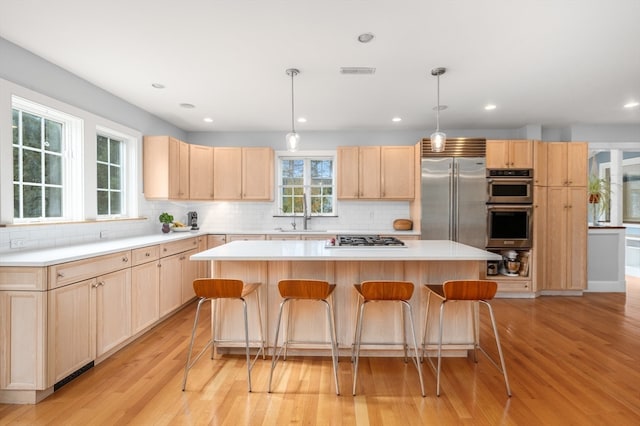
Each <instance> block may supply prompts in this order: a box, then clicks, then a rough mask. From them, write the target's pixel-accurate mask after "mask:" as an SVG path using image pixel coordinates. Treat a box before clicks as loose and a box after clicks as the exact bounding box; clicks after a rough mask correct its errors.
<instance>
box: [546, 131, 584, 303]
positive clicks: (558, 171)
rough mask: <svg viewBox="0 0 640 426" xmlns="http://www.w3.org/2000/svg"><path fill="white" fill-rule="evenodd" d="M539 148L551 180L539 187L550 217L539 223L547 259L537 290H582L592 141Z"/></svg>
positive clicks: (547, 176) (550, 144)
mask: <svg viewBox="0 0 640 426" xmlns="http://www.w3.org/2000/svg"><path fill="white" fill-rule="evenodd" d="M535 149H536V150H537V152H536V156H537V158H539V159H541V158H546V162H545V165H546V181H544V180H541V182H542V183H543V184H544V185H538V186H536V195H537V198H534V200H535V201H534V203H535V204H539V205H542V204H546V215H545V216H544V217H541V216H540V215H539V217H537V218H536V221H535V222H534V226H535V227H536V228H537V231H535V237H537V238H538V239H539V240H538V243H537V245H536V246H537V247H540V249H541V250H540V251H541V252H542V253H540V254H542V256H540V257H541V258H542V259H543V260H542V261H543V262H544V265H541V266H542V269H541V272H542V273H541V274H539V276H538V290H541V291H542V292H543V293H544V292H545V291H547V292H549V291H551V292H553V291H582V290H584V289H585V288H586V286H587V233H588V232H587V231H588V226H587V187H586V185H587V156H588V145H587V143H586V142H546V143H545V142H542V143H539V144H536V145H535ZM534 244H535V243H534Z"/></svg>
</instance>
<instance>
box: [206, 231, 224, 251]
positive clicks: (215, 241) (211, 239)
mask: <svg viewBox="0 0 640 426" xmlns="http://www.w3.org/2000/svg"><path fill="white" fill-rule="evenodd" d="M226 243H227V235H226V234H215V235H211V234H210V235H207V248H214V247H218V246H221V245H223V244H226Z"/></svg>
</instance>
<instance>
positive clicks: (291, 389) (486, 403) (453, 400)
mask: <svg viewBox="0 0 640 426" xmlns="http://www.w3.org/2000/svg"><path fill="white" fill-rule="evenodd" d="M493 306H494V309H495V311H496V316H497V319H498V323H499V328H500V333H501V338H502V340H503V349H504V352H505V355H506V362H507V369H508V373H509V377H510V380H511V388H512V390H513V397H512V398H508V397H507V396H506V393H505V390H504V384H503V381H502V376H501V375H500V374H499V373H498V372H497V371H496V370H495V368H494V367H493V366H492V365H491V364H490V363H489V362H488V361H487V360H486V359H485V358H483V357H482V356H480V358H479V361H480V362H479V363H478V364H474V363H473V361H472V357H469V358H467V359H462V358H455V359H454V358H452V359H446V360H445V361H444V368H443V383H442V394H441V396H440V397H436V396H435V377H434V374H433V372H432V371H431V369H430V368H429V367H428V365H427V364H426V363H425V364H423V367H422V368H423V372H424V377H425V386H426V388H427V397H426V398H422V397H421V396H420V392H419V385H418V380H417V375H416V372H415V369H414V367H413V365H412V364H411V363H409V364H407V365H405V364H404V363H403V362H402V359H401V358H363V359H362V361H361V369H360V376H359V379H358V386H359V395H358V396H356V397H353V396H351V392H350V390H351V385H352V383H353V382H352V376H351V374H352V366H351V363H350V362H349V360H348V358H342V359H341V362H340V371H339V375H340V381H341V390H342V393H343V395H342V396H336V395H335V393H334V390H333V382H332V373H331V362H330V359H329V358H314V357H306V358H289V359H288V360H287V361H286V362H284V363H280V364H279V365H278V369H277V370H276V374H275V376H274V393H272V394H268V393H267V392H266V389H267V381H268V373H269V367H270V360H269V359H267V360H266V361H261V360H260V361H258V363H257V364H256V367H255V369H254V375H253V381H254V392H253V393H248V392H247V389H246V368H245V364H244V360H243V358H242V357H239V356H228V355H227V356H223V357H222V358H221V359H216V360H214V361H211V360H209V359H208V358H206V357H205V358H203V359H201V360H200V361H199V364H197V365H196V367H194V369H193V370H192V372H191V374H190V376H189V382H188V384H187V391H186V392H182V391H181V380H182V372H183V367H184V361H185V355H186V349H187V344H188V337H189V333H190V327H191V323H192V319H193V313H194V310H195V307H194V306H193V305H191V306H189V307H188V308H186V309H184V310H183V311H181V312H179V313H178V314H177V315H175V316H174V317H172V318H171V319H169V320H168V321H166V322H164V323H163V324H161V325H160V326H158V327H157V328H155V329H154V330H152V331H151V332H150V333H148V334H147V335H146V336H145V337H143V338H142V339H140V340H138V341H137V342H135V343H134V344H132V345H130V346H129V347H127V348H125V349H123V350H122V351H120V352H119V353H117V354H116V355H114V356H113V357H111V358H110V359H108V360H107V361H105V362H103V363H101V364H99V365H98V366H96V367H95V368H93V369H92V370H90V371H89V372H87V373H85V374H84V375H82V376H80V377H79V378H77V379H76V380H74V381H73V382H71V383H69V384H68V385H66V386H64V387H63V388H62V389H60V390H58V391H57V392H55V393H54V394H53V395H52V396H50V397H49V398H47V399H46V400H45V401H43V402H42V403H40V404H38V405H36V406H14V405H0V424H15V423H21V424H29V425H41V424H42V425H44V424H52V425H58V424H68V425H87V424H135V425H180V424H194V425H200V424H229V425H242V424H251V425H286V424H302V425H316V424H317V425H328V424H335V425H340V424H344V425H366V424H371V425H385V426H387V425H424V424H445V425H449V424H452V425H453V424H473V425H497V424H504V425H510V424H517V425H569V424H571V425H637V424H640V363H639V361H640V280H630V281H629V288H628V292H627V294H626V295H625V294H620V293H604V294H603V293H597V294H595V293H587V294H585V295H584V296H582V297H542V298H538V299H533V300H530V299H527V300H524V299H518V300H514V299H497V300H494V301H493ZM205 318H206V317H205ZM202 326H203V330H204V326H205V322H203V323H202ZM483 333H484V334H486V333H487V329H486V327H484V326H483ZM484 334H483V335H484ZM484 341H485V342H489V341H490V340H489V339H488V337H487V338H485V339H484Z"/></svg>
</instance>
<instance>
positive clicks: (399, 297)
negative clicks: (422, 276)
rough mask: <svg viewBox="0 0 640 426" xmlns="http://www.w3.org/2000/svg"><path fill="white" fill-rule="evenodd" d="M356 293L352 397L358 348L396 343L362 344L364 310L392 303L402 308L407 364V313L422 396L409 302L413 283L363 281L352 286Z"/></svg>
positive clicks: (421, 382)
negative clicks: (373, 305)
mask: <svg viewBox="0 0 640 426" xmlns="http://www.w3.org/2000/svg"><path fill="white" fill-rule="evenodd" d="M354 287H355V289H356V291H357V292H358V295H359V297H358V308H357V309H358V311H359V314H358V316H357V320H356V334H355V338H354V346H353V353H352V356H351V359H352V362H354V371H353V395H354V396H355V394H356V384H357V380H358V361H359V359H360V346H361V345H381V344H387V345H397V344H398V343H393V342H388V343H363V342H362V325H363V322H364V321H363V320H364V310H365V309H364V308H365V306H366V305H367V304H368V303H369V302H387V303H389V302H393V303H400V304H401V306H402V337H403V342H402V345H403V348H404V362H405V363H406V362H407V346H408V345H407V333H406V313H407V312H408V313H409V324H410V325H411V336H412V338H413V349H414V352H415V357H414V358H415V359H413V362H414V364H415V366H416V369H417V370H418V377H419V378H420V391H421V392H422V396H425V393H424V382H423V381H422V370H421V368H420V358H419V357H418V344H417V342H416V332H415V327H414V325H413V313H412V310H411V305H410V304H409V300H410V299H411V296H412V295H413V287H414V286H413V283H412V282H410V281H363V282H362V283H361V284H354Z"/></svg>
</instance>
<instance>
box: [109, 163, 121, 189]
mask: <svg viewBox="0 0 640 426" xmlns="http://www.w3.org/2000/svg"><path fill="white" fill-rule="evenodd" d="M109 170H110V171H111V189H115V190H119V189H120V167H115V166H111V167H109Z"/></svg>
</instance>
